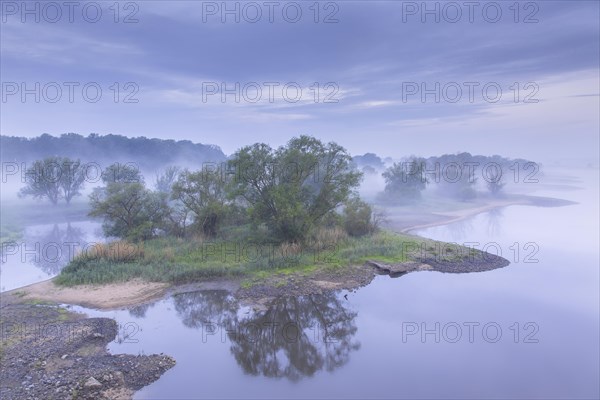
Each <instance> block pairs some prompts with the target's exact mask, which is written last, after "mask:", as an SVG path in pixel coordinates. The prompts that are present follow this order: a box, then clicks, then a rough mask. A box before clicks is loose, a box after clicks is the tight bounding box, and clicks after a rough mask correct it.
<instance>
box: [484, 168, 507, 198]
mask: <svg viewBox="0 0 600 400" xmlns="http://www.w3.org/2000/svg"><path fill="white" fill-rule="evenodd" d="M488 171H489V172H488V176H486V186H487V188H488V190H489V191H490V193H491V194H492V196H494V197H498V196H500V194H501V191H502V189H503V188H504V185H506V183H505V182H503V181H502V169H500V168H495V169H489V170H488Z"/></svg>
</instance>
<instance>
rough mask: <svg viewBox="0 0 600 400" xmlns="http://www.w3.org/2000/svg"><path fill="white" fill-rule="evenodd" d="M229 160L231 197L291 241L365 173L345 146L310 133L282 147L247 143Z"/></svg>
mask: <svg viewBox="0 0 600 400" xmlns="http://www.w3.org/2000/svg"><path fill="white" fill-rule="evenodd" d="M230 163H231V166H232V170H233V171H236V176H235V177H234V178H233V179H232V182H231V187H232V191H231V194H232V196H234V197H239V198H241V199H243V201H244V202H245V203H246V204H247V205H248V210H249V212H250V215H251V217H252V219H253V220H254V221H255V222H256V223H265V224H266V225H267V226H268V227H269V228H270V230H271V231H272V233H273V234H274V235H276V237H278V238H279V239H281V240H283V241H292V242H297V241H301V240H303V239H304V238H305V237H306V235H307V234H308V233H309V232H310V231H311V229H312V228H313V227H314V226H315V225H316V224H318V223H319V222H320V221H321V220H322V219H323V217H324V216H325V215H327V214H328V213H329V212H331V211H332V210H334V209H336V208H337V207H338V206H340V205H341V204H342V203H344V202H345V201H346V200H347V199H348V197H349V196H350V194H351V193H352V191H353V190H354V189H355V188H356V187H357V186H358V185H359V183H360V179H361V177H362V173H360V172H359V171H356V170H355V169H354V168H353V167H352V158H351V157H350V155H349V154H348V153H347V152H346V150H345V149H344V148H343V147H341V146H339V145H338V144H336V143H328V144H324V143H322V142H321V141H319V140H318V139H315V138H313V137H309V136H300V137H298V138H293V139H291V140H290V141H289V142H288V144H287V145H286V146H283V147H280V148H279V149H277V150H274V149H272V148H271V147H270V146H268V145H266V144H263V143H256V144H254V145H252V146H246V147H243V148H242V149H240V150H238V151H237V152H236V153H235V154H234V156H233V157H232V159H231V160H230Z"/></svg>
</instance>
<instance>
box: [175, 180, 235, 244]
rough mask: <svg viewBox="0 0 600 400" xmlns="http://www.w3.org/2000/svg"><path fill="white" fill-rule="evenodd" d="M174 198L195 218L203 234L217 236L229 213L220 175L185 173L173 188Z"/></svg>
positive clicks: (223, 183) (195, 222) (223, 184)
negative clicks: (227, 212)
mask: <svg viewBox="0 0 600 400" xmlns="http://www.w3.org/2000/svg"><path fill="white" fill-rule="evenodd" d="M171 198H172V199H174V200H178V201H180V202H181V203H182V204H183V205H184V206H185V208H187V209H188V210H189V211H191V212H192V213H193V214H194V224H195V225H196V226H197V227H198V229H199V230H200V231H201V232H202V233H203V234H205V235H207V236H210V237H214V236H215V235H216V234H217V233H218V230H219V226H220V225H221V222H222V221H223V218H224V217H225V214H226V211H227V193H226V188H225V182H224V181H223V179H222V178H221V174H220V173H219V172H218V171H213V170H209V169H204V170H200V171H196V172H190V171H187V170H185V171H183V172H182V173H181V174H180V175H179V177H178V179H177V181H176V182H175V183H174V184H173V193H172V195H171Z"/></svg>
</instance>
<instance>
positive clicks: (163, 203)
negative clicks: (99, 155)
mask: <svg viewBox="0 0 600 400" xmlns="http://www.w3.org/2000/svg"><path fill="white" fill-rule="evenodd" d="M90 203H91V211H90V213H89V215H90V216H92V217H101V218H104V224H103V225H102V227H103V230H104V233H105V235H107V236H116V237H119V238H126V239H130V240H134V241H137V240H144V239H148V238H151V237H153V236H154V235H155V234H156V232H157V231H158V230H159V229H160V228H161V226H162V225H163V221H164V219H165V217H166V215H167V214H168V212H169V209H168V204H167V197H166V196H165V195H164V194H162V193H158V192H151V191H149V190H148V189H146V188H145V187H144V184H143V183H140V182H133V183H127V182H110V183H108V184H107V185H106V187H101V188H96V189H95V190H94V191H93V192H92V194H91V195H90Z"/></svg>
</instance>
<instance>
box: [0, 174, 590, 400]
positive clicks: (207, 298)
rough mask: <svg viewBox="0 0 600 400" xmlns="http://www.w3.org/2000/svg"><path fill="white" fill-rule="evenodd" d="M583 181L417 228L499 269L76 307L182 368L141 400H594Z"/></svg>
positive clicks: (126, 347)
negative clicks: (265, 300) (268, 293)
mask: <svg viewBox="0 0 600 400" xmlns="http://www.w3.org/2000/svg"><path fill="white" fill-rule="evenodd" d="M584 181H585V182H584V183H585V184H584V185H583V186H584V187H585V188H582V189H579V190H570V191H564V190H559V189H556V190H551V189H548V190H546V191H545V192H539V193H537V194H541V195H546V196H555V197H560V198H563V199H567V200H571V201H575V202H577V203H578V204H575V205H571V206H565V207H555V208H543V207H531V206H509V207H505V208H503V209H497V210H493V211H490V212H485V213H482V214H478V215H476V216H474V217H471V218H468V219H465V220H463V221H460V222H456V223H452V224H448V225H444V226H437V227H432V228H428V229H423V230H419V231H416V232H413V233H415V234H418V235H422V236H425V237H429V238H433V239H436V240H443V241H449V242H457V243H460V244H468V245H469V246H475V247H478V248H486V249H487V250H488V251H490V252H492V251H493V252H496V253H500V252H501V253H502V255H503V256H504V257H505V258H507V259H509V260H510V261H511V264H510V265H509V266H508V267H505V268H501V269H497V270H493V271H489V272H483V273H469V274H443V273H438V272H416V273H409V274H406V275H404V276H401V277H399V278H395V279H393V278H390V277H388V276H378V277H377V278H376V279H375V280H374V281H373V282H372V283H371V284H370V285H368V286H366V287H363V288H361V289H359V290H356V291H354V292H345V291H342V292H337V293H330V294H325V295H312V296H301V297H297V298H294V297H292V298H287V299H281V300H279V301H276V302H275V303H274V304H272V305H271V306H270V307H269V308H268V309H266V310H262V311H255V310H253V309H252V308H250V307H247V306H244V305H243V304H238V303H237V302H236V301H235V300H234V299H233V297H232V296H231V295H230V294H228V293H227V292H225V291H196V292H189V293H181V294H177V295H173V296H171V297H169V298H165V299H163V300H160V301H157V302H155V303H153V304H149V305H144V306H140V307H136V308H133V309H130V310H125V309H123V310H116V311H106V312H101V311H97V310H90V309H85V308H82V307H77V306H71V307H70V308H71V309H73V310H76V311H81V312H85V313H87V314H88V315H90V316H104V317H110V318H114V319H116V320H117V322H118V323H119V326H120V329H119V335H118V337H117V339H116V340H115V341H114V342H112V343H110V344H109V349H110V351H111V352H112V353H130V354H152V353H165V354H169V355H171V356H173V357H174V358H175V359H176V360H177V365H176V366H175V367H174V368H173V369H171V370H169V371H168V372H167V373H165V374H164V375H163V376H162V377H161V378H160V379H159V380H158V381H156V382H155V383H153V384H151V385H149V386H147V387H145V388H143V389H142V390H141V391H139V392H137V393H136V397H135V398H137V399H158V398H160V399H164V398H339V397H344V398H366V397H368V398H490V397H493V398H524V397H536V398H598V397H599V396H600V389H599V385H600V381H599V376H600V366H599V359H600V358H599V354H600V345H599V341H598V339H599V313H600V310H599V292H600V288H599V282H600V276H599V269H598V266H599V259H598V242H599V237H598V218H599V215H598V186H597V182H598V173H597V171H594V172H593V173H589V171H588V175H586V177H585V179H584ZM593 182H595V183H593ZM5 274H6V273H5V272H4V271H3V277H5V276H6V275H5ZM15 285H16V283H15V284H13V285H12V286H15ZM9 286H10V285H9Z"/></svg>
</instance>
